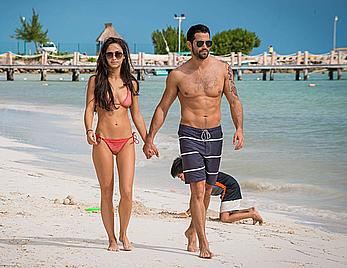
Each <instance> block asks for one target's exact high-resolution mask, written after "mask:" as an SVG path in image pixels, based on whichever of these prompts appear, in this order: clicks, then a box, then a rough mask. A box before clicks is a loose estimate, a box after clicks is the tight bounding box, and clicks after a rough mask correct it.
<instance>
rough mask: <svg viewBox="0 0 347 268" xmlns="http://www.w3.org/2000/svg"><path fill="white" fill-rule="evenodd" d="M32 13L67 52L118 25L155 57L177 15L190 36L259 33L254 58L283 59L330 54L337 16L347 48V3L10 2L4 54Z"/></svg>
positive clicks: (0, 35) (2, 35) (4, 18)
mask: <svg viewBox="0 0 347 268" xmlns="http://www.w3.org/2000/svg"><path fill="white" fill-rule="evenodd" d="M4 2H5V3H6V4H4ZM32 8H35V10H36V11H37V12H38V14H39V15H40V22H41V23H42V24H43V26H44V29H48V33H49V37H50V38H51V39H52V40H53V41H54V42H56V43H60V44H61V46H63V45H66V47H68V46H75V45H76V44H77V43H80V46H81V47H82V48H81V49H82V50H83V49H84V47H85V48H87V47H88V48H91V47H92V48H94V43H95V39H96V37H97V36H98V35H99V33H100V32H101V31H102V30H103V28H104V23H105V22H112V23H113V25H114V27H115V28H116V30H117V31H118V32H119V33H120V34H121V35H122V36H123V37H124V39H125V40H126V41H127V42H128V44H129V47H130V48H131V49H132V50H133V49H134V48H135V44H136V49H137V50H141V49H142V50H145V51H147V52H149V50H151V49H152V45H151V33H152V31H154V30H156V29H163V28H166V27H167V26H170V25H171V26H177V21H176V20H174V18H173V17H174V14H175V13H176V14H181V13H183V14H185V16H186V20H184V21H183V24H182V29H183V31H184V33H186V31H187V30H188V28H189V26H190V25H193V24H196V23H203V24H206V25H207V26H209V27H210V29H211V32H212V34H214V33H216V32H220V31H223V30H227V29H233V28H237V27H242V28H245V29H247V30H249V31H253V32H255V33H256V34H257V35H258V37H259V38H260V39H261V40H262V44H261V46H260V47H259V48H256V49H254V50H253V52H252V54H258V53H261V52H262V51H265V50H266V48H267V46H268V45H269V44H272V45H273V46H274V48H275V50H276V51H277V52H278V53H280V54H288V53H294V52H296V51H298V50H301V51H304V50H308V51H310V52H312V53H325V52H328V51H330V50H331V48H332V43H333V41H332V39H333V20H334V16H335V15H336V16H338V17H339V20H338V22H337V47H347V0H329V1H328V0H326V1H323V0H315V1H314V0H288V1H281V0H277V1H275V0H259V1H256V0H248V1H234V0H214V1H211V0H209V1H207V0H200V1H196V0H193V1H189V0H185V1H184V0H175V1H164V0H162V1H159V0H158V1H156V0H146V1H136V0H132V1H126V0H125V1H116V0H113V1H107V0H103V1H98V0H94V1H91V0H83V1H82V0H75V1H74V0H56V1H52V0H15V1H8V0H4V1H2V12H1V16H0V50H4V49H5V48H4V47H7V46H11V49H12V50H14V48H13V46H14V44H16V41H14V40H13V39H11V38H10V37H9V36H10V35H12V34H13V33H14V30H15V28H16V27H18V26H19V17H20V16H25V17H26V18H31V10H32ZM20 45H22V44H21V43H20ZM11 49H10V48H9V49H7V50H11Z"/></svg>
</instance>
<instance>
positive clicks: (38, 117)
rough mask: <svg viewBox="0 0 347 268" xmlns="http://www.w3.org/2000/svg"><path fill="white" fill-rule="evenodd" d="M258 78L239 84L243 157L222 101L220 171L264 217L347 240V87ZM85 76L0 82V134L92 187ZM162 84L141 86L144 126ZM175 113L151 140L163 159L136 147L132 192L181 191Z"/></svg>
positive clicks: (317, 79)
mask: <svg viewBox="0 0 347 268" xmlns="http://www.w3.org/2000/svg"><path fill="white" fill-rule="evenodd" d="M344 75H345V76H346V73H344ZM260 77H261V75H260V74H259V75H257V74H254V75H245V76H244V81H237V88H238V92H239V95H240V97H241V100H242V102H243V105H244V117H245V119H244V129H245V137H246V146H245V148H244V149H243V150H241V151H234V150H233V146H232V136H233V132H234V129H233V124H232V122H231V119H230V112H229V108H228V105H227V103H226V102H225V100H223V105H222V115H223V116H222V117H223V118H222V126H223V130H224V137H225V142H224V149H223V160H222V167H221V168H222V170H223V171H225V172H229V173H230V174H232V175H234V176H235V178H237V180H238V181H239V182H240V184H241V187H242V191H243V196H244V199H247V200H249V201H250V202H254V203H255V204H256V205H257V207H258V208H259V209H260V210H269V211H276V212H278V213H283V214H286V215H288V216H290V217H294V218H296V219H297V220H298V221H300V222H304V223H306V224H310V225H315V226H318V227H321V228H324V229H327V230H332V231H337V232H343V233H347V228H346V227H345V222H346V220H347V207H346V201H347V142H346V140H347V139H346V137H347V80H341V81H336V80H334V81H328V80H327V74H324V75H322V74H311V76H310V80H309V81H294V75H293V74H276V76H275V79H276V80H275V81H259V80H257V78H260ZM82 78H83V79H84V81H81V82H70V81H71V77H70V75H65V74H61V75H48V79H49V81H47V82H41V81H39V80H38V79H39V75H32V74H21V75H15V79H16V81H14V82H8V81H4V80H5V76H4V74H2V76H0V135H1V136H4V137H8V138H12V139H15V140H18V141H20V142H23V143H29V144H33V145H36V146H37V147H35V148H29V149H25V150H27V151H30V152H31V153H34V154H35V155H37V156H38V160H37V161H35V162H34V163H32V162H31V163H30V164H34V165H38V166H43V167H45V168H47V169H53V170H60V171H64V172H69V173H71V174H74V175H78V174H81V175H83V176H86V177H89V178H90V179H91V180H95V174H94V170H93V167H92V164H91V161H90V146H88V145H87V144H86V142H85V134H84V127H83V121H82V116H83V109H84V99H85V86H86V80H87V79H88V75H83V76H82ZM310 83H315V84H316V86H315V87H309V86H308V84H310ZM164 85H165V77H152V76H150V77H147V79H146V81H144V82H141V84H140V86H141V95H140V105H141V110H142V113H143V115H144V118H145V121H146V123H147V125H149V120H150V118H151V116H152V114H153V111H154V108H155V106H156V104H157V103H158V101H159V100H160V97H161V95H162V92H163V88H164ZM179 115H180V111H179V105H178V103H177V101H176V102H175V103H174V104H173V107H172V108H171V110H170V112H169V115H168V117H167V120H166V123H165V125H164V126H163V128H162V129H161V130H160V133H159V135H158V138H157V140H156V141H157V143H158V145H159V148H160V151H161V157H160V159H159V160H158V159H154V160H151V161H147V160H145V159H144V157H143V156H142V154H141V146H138V148H137V153H138V160H137V176H136V185H138V186H141V187H146V188H161V189H164V190H170V189H176V190H178V191H182V192H187V187H186V186H185V185H183V184H180V183H178V182H177V181H175V180H172V179H170V175H169V167H170V164H171V160H172V159H173V158H174V157H175V156H177V155H178V154H179V151H178V143H177V139H176V138H177V128H178V124H179V122H178V121H179Z"/></svg>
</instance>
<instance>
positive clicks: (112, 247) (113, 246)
mask: <svg viewBox="0 0 347 268" xmlns="http://www.w3.org/2000/svg"><path fill="white" fill-rule="evenodd" d="M107 250H109V251H119V248H118V245H117V241H116V240H112V241H109V245H108V248H107Z"/></svg>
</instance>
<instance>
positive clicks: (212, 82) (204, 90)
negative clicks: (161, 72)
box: [178, 72, 224, 97]
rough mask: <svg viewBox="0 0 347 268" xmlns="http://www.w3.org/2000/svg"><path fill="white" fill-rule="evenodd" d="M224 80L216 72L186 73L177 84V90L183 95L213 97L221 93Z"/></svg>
mask: <svg viewBox="0 0 347 268" xmlns="http://www.w3.org/2000/svg"><path fill="white" fill-rule="evenodd" d="M223 85H224V80H223V77H218V75H217V74H216V73H213V72H212V73H204V74H198V75H196V74H194V75H186V76H185V77H183V78H182V79H181V80H180V83H179V84H178V87H179V91H180V93H181V94H182V95H183V96H186V97H189V96H191V97H193V96H211V97H215V96H218V95H220V94H221V93H222V91H223Z"/></svg>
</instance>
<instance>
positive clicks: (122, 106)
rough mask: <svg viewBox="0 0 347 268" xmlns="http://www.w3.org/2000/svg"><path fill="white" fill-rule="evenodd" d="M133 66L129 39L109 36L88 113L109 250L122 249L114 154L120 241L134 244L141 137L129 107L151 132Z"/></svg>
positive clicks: (90, 89)
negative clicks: (137, 150) (116, 226)
mask: <svg viewBox="0 0 347 268" xmlns="http://www.w3.org/2000/svg"><path fill="white" fill-rule="evenodd" d="M130 68H131V59H130V53H129V48H128V45H127V44H126V42H125V41H124V40H122V39H120V38H113V37H111V38H109V39H107V40H106V42H105V43H104V45H103V46H102V48H101V51H100V55H99V57H98V61H97V68H96V75H94V76H92V77H91V78H90V79H89V82H88V88H87V97H86V108H85V114H84V124H85V128H86V135H87V141H88V143H89V144H90V145H93V150H92V157H93V163H94V166H95V170H96V174H97V177H98V180H99V184H100V189H101V217H102V221H103V223H104V226H105V229H106V232H107V235H108V239H109V246H108V249H109V250H112V251H118V246H117V239H116V236H115V231H114V208H113V189H114V158H113V156H114V155H115V158H116V165H117V170H118V178H119V191H120V202H119V206H118V213H119V221H120V230H119V241H121V242H122V243H123V248H124V250H131V249H132V246H131V243H130V242H129V240H128V237H127V234H126V232H127V228H128V224H129V220H130V215H131V208H132V190H133V180H134V169H135V148H134V147H135V146H134V143H138V140H137V139H136V137H135V136H134V133H132V130H131V124H130V120H129V116H128V108H129V109H130V114H131V117H132V120H133V122H134V124H135V126H136V128H137V130H138V132H139V134H140V136H141V138H142V140H145V137H146V134H147V130H146V125H145V122H144V120H143V117H142V115H141V112H140V109H139V104H138V94H139V84H138V82H137V81H136V79H135V77H134V76H133V75H132V74H131V69H130ZM94 112H96V113H97V117H98V120H97V125H96V130H95V132H94V130H93V128H92V126H93V119H94Z"/></svg>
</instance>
